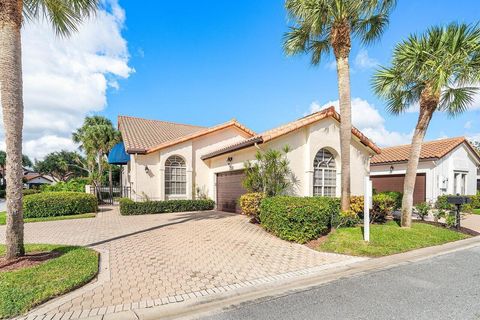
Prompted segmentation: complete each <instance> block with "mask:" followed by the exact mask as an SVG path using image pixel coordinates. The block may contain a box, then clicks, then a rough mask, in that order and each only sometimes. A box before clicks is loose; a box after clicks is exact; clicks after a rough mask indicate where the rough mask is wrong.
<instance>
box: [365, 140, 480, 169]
mask: <svg viewBox="0 0 480 320" xmlns="http://www.w3.org/2000/svg"><path fill="white" fill-rule="evenodd" d="M462 143H466V144H467V147H469V148H470V149H471V150H472V151H473V153H474V154H475V155H476V156H477V158H478V154H477V152H475V150H474V148H473V147H472V146H471V145H470V143H469V142H468V140H467V139H465V137H456V138H448V139H441V140H435V141H428V142H424V143H423V144H422V150H421V151H420V160H429V159H431V160H435V159H440V158H442V157H444V156H446V155H447V154H448V153H449V152H450V151H452V150H453V149H455V148H456V147H457V146H459V145H460V144H462ZM410 149H411V145H409V144H406V145H401V146H395V147H389V148H383V149H382V152H381V153H380V154H377V155H376V156H374V157H373V158H372V159H371V161H370V163H371V164H373V165H375V164H376V165H380V164H388V163H394V162H405V161H408V157H409V154H410ZM479 159H480V158H479Z"/></svg>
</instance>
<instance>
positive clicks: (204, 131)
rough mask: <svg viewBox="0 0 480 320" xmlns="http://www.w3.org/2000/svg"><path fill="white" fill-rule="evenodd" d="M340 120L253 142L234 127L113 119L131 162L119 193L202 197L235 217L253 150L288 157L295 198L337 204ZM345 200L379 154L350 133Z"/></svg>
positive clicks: (296, 126) (326, 113)
mask: <svg viewBox="0 0 480 320" xmlns="http://www.w3.org/2000/svg"><path fill="white" fill-rule="evenodd" d="M339 125H340V116H339V114H338V113H337V112H336V111H335V109H334V108H333V107H330V108H328V109H325V110H322V111H319V112H316V113H313V114H311V115H308V116H306V117H303V118H300V119H298V120H295V121H293V122H290V123H287V124H285V125H282V126H280V127H278V128H275V129H272V130H269V131H266V132H264V133H262V134H256V133H255V132H253V131H252V130H250V129H248V128H246V127H245V126H243V125H242V124H240V123H239V122H237V121H236V120H231V121H228V122H226V123H223V124H220V125H216V126H213V127H199V126H192V125H186V124H177V123H171V122H165V121H156V120H147V119H140V118H134V117H127V116H119V118H118V127H119V130H120V132H121V134H122V138H123V142H124V146H125V150H126V152H127V153H128V154H129V155H130V161H129V162H128V164H127V165H125V166H124V173H126V174H124V175H123V179H124V180H123V182H122V183H123V185H130V186H131V197H132V198H133V199H134V200H137V201H138V200H142V199H151V200H167V199H194V198H198V197H203V196H207V197H209V198H211V199H214V200H215V201H216V203H217V208H218V209H219V210H224V211H232V212H234V211H238V206H237V200H238V198H239V197H240V195H242V194H243V193H245V190H244V189H243V187H242V179H243V177H244V173H243V168H244V163H245V161H247V160H254V159H255V154H256V152H257V150H267V149H282V148H283V147H284V146H285V145H288V146H289V147H290V150H291V151H290V152H289V153H288V155H287V157H288V159H289V161H290V167H291V169H292V171H293V174H294V175H295V177H296V180H297V181H298V183H297V184H296V185H295V188H294V190H292V191H291V193H293V194H296V195H299V196H312V195H324V196H335V197H338V196H340V174H341V172H340V168H341V166H340V135H339V130H340V127H339ZM352 133H353V134H352V141H351V170H352V172H353V173H354V174H353V175H352V181H351V190H352V194H355V195H362V194H363V191H364V177H366V176H368V175H369V166H370V158H371V157H372V156H373V155H375V154H377V153H378V152H379V148H378V147H377V146H376V145H375V144H374V143H373V142H372V141H370V140H369V139H368V138H367V137H365V136H364V135H363V134H362V133H361V132H360V131H359V130H357V129H356V128H353V129H352Z"/></svg>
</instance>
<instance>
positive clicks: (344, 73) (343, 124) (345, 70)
mask: <svg viewBox="0 0 480 320" xmlns="http://www.w3.org/2000/svg"><path fill="white" fill-rule="evenodd" d="M337 75H338V94H339V105H340V115H341V117H342V119H341V121H340V158H341V163H342V164H341V167H342V168H341V170H342V175H341V208H342V211H347V210H349V209H350V145H351V141H352V110H351V97H350V66H349V63H348V56H347V57H339V58H338V59H337Z"/></svg>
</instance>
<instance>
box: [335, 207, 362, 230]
mask: <svg viewBox="0 0 480 320" xmlns="http://www.w3.org/2000/svg"><path fill="white" fill-rule="evenodd" d="M360 222H361V219H360V217H359V215H358V213H356V212H355V211H352V210H348V211H342V212H340V214H339V215H338V218H337V219H335V220H333V221H332V227H334V228H350V227H355V226H356V225H357V224H359V223H360Z"/></svg>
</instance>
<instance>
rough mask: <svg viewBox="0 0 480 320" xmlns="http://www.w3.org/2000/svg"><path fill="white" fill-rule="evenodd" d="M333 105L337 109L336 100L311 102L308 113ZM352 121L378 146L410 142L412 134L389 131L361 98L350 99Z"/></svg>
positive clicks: (373, 107)
mask: <svg viewBox="0 0 480 320" xmlns="http://www.w3.org/2000/svg"><path fill="white" fill-rule="evenodd" d="M330 106H334V107H335V109H336V110H337V111H339V104H338V100H335V101H330V102H327V103H325V104H323V105H320V104H319V103H318V102H313V103H312V104H311V105H310V113H312V112H316V111H320V110H322V109H325V108H328V107H330ZM352 122H353V125H354V126H355V127H357V128H358V129H359V130H360V131H362V132H363V133H364V134H365V135H366V136H367V137H369V138H370V139H372V140H373V141H374V142H375V143H376V144H378V145H380V146H393V145H399V144H406V143H410V140H411V137H412V134H411V133H408V134H407V133H401V132H396V131H389V130H387V129H386V128H385V119H384V118H383V117H382V116H381V115H380V113H379V112H378V110H377V108H375V106H374V105H372V104H370V103H369V102H368V101H366V100H363V99H361V98H353V99H352Z"/></svg>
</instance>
